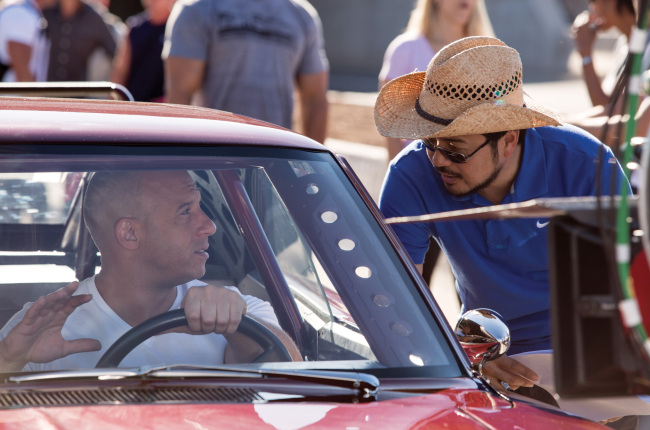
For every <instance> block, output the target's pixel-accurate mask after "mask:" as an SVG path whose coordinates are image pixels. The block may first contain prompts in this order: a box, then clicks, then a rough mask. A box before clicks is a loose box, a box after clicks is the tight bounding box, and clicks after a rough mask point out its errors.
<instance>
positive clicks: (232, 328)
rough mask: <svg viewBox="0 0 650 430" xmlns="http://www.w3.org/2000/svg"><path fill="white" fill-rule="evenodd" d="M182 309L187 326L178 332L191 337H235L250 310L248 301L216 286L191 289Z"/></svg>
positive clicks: (182, 304)
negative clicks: (216, 335) (248, 309)
mask: <svg viewBox="0 0 650 430" xmlns="http://www.w3.org/2000/svg"><path fill="white" fill-rule="evenodd" d="M181 308H183V309H185V316H186V318H187V323H188V325H187V327H184V328H181V329H179V330H177V331H180V332H184V333H189V334H209V333H218V334H223V335H229V334H233V333H235V332H236V331H237V327H238V326H239V323H240V322H241V318H242V315H246V311H247V308H246V301H244V299H243V298H242V297H241V296H240V295H239V294H237V293H236V292H234V291H232V290H229V289H228V288H225V287H216V286H214V285H206V286H204V287H192V288H190V289H189V290H188V291H187V294H186V295H185V298H184V299H183V302H182V303H181Z"/></svg>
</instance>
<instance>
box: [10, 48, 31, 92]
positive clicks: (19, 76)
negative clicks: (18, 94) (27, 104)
mask: <svg viewBox="0 0 650 430" xmlns="http://www.w3.org/2000/svg"><path fill="white" fill-rule="evenodd" d="M7 52H8V53H9V63H10V65H11V68H12V70H13V71H14V74H15V75H16V81H17V82H33V81H34V79H35V78H34V75H32V72H30V71H29V60H30V59H31V57H32V47H31V46H29V45H25V44H24V43H20V42H13V41H9V42H7Z"/></svg>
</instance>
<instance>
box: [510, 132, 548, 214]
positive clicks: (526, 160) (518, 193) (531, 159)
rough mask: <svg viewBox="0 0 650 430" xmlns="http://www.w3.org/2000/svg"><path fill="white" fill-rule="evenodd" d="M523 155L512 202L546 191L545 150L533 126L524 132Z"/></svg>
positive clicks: (534, 196)
mask: <svg viewBox="0 0 650 430" xmlns="http://www.w3.org/2000/svg"><path fill="white" fill-rule="evenodd" d="M523 150H524V155H523V157H522V158H521V165H520V166H519V171H518V172H517V177H516V178H515V182H514V183H513V189H512V191H511V194H510V197H511V198H512V201H514V202H523V201H526V200H531V199H534V198H537V197H541V196H544V195H546V194H547V193H548V175H547V171H546V152H545V151H544V144H543V140H542V137H541V136H540V135H539V133H537V131H536V130H535V129H534V128H531V129H528V131H527V132H526V142H525V144H524V146H523Z"/></svg>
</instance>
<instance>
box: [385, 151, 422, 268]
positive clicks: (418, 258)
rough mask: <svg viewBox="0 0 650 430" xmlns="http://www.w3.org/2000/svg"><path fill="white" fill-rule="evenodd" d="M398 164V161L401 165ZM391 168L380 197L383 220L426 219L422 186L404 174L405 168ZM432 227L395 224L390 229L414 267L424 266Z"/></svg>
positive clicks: (391, 166)
mask: <svg viewBox="0 0 650 430" xmlns="http://www.w3.org/2000/svg"><path fill="white" fill-rule="evenodd" d="M398 163H399V161H398ZM396 166H397V164H395V163H394V164H391V165H390V167H389V170H388V173H387V175H386V179H385V180H384V185H383V187H382V190H381V195H380V197H379V208H380V210H381V211H382V213H383V215H384V217H386V218H392V217H399V216H411V215H423V214H426V213H428V211H427V208H426V205H425V204H424V199H423V197H422V195H421V194H420V192H419V186H418V185H417V184H416V183H413V180H412V177H411V176H410V175H408V174H405V173H404V171H408V170H410V169H407V168H406V166H402V167H399V168H397V167H396ZM429 226H430V224H428V223H409V224H392V225H391V227H392V229H393V231H394V232H395V234H396V235H397V237H398V238H399V240H400V242H402V245H404V248H405V249H406V251H407V252H408V254H409V255H410V256H411V260H413V263H415V264H422V263H423V262H424V256H425V254H426V252H427V250H428V249H429V242H430V237H431V230H430V227H429Z"/></svg>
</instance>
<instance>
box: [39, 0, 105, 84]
mask: <svg viewBox="0 0 650 430" xmlns="http://www.w3.org/2000/svg"><path fill="white" fill-rule="evenodd" d="M43 16H44V17H45V19H46V20H47V23H48V31H49V34H50V39H51V41H52V46H51V50H50V63H49V67H48V74H47V79H48V81H86V80H87V79H88V60H89V58H90V56H91V55H92V53H93V52H94V51H95V49H97V48H101V49H102V50H104V51H105V52H106V54H107V55H108V56H110V57H113V55H115V48H116V42H115V39H114V38H113V35H112V33H111V30H110V28H109V27H108V25H107V24H106V23H105V22H104V19H103V18H102V16H101V15H100V13H99V12H98V11H97V10H96V9H95V8H94V7H93V6H91V4H89V3H86V1H84V0H60V1H59V3H58V4H57V5H56V6H54V7H51V8H48V9H44V10H43Z"/></svg>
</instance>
